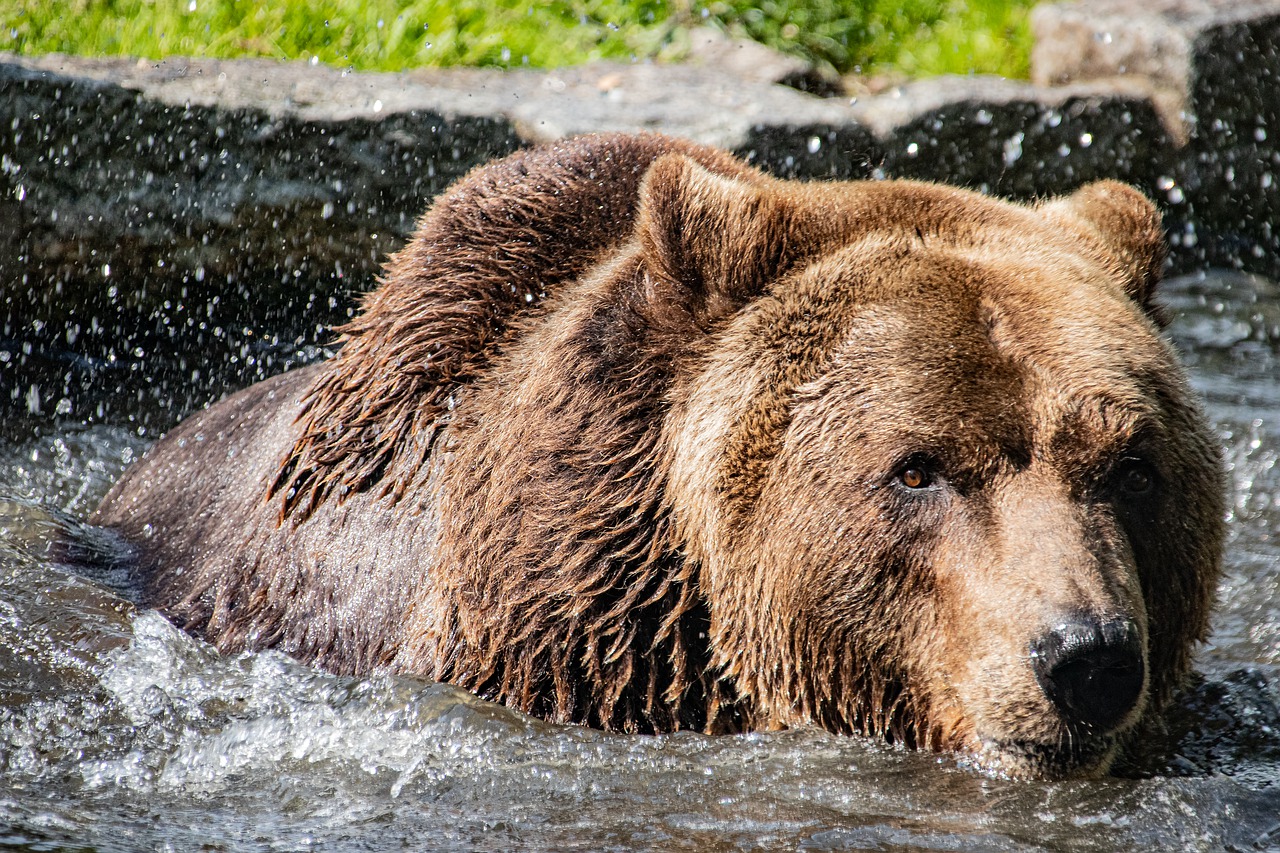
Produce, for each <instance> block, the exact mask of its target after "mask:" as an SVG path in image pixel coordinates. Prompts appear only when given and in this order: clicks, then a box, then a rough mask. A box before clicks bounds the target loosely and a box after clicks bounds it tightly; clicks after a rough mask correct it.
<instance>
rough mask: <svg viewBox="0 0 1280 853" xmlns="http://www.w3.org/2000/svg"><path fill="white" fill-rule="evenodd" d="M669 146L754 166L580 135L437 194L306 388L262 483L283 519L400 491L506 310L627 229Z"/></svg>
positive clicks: (637, 140)
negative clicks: (363, 494)
mask: <svg viewBox="0 0 1280 853" xmlns="http://www.w3.org/2000/svg"><path fill="white" fill-rule="evenodd" d="M672 151H675V152H680V153H683V154H686V155H688V156H690V157H692V158H693V159H695V160H697V161H698V162H700V163H702V164H703V165H705V166H707V167H708V168H710V169H713V170H715V171H718V172H722V173H724V174H726V175H737V176H744V177H745V176H749V175H751V174H752V172H751V171H750V170H748V169H747V168H746V167H744V166H743V165H742V164H741V163H740V162H738V161H737V160H734V159H733V158H731V157H729V156H728V155H726V154H724V153H723V152H721V151H717V150H715V149H711V148H705V147H702V146H698V145H694V144H692V143H689V142H685V141H682V140H677V139H673V138H670V137H663V136H658V135H656V134H651V135H639V136H598V137H580V138H577V139H575V140H570V141H567V142H562V143H557V144H554V145H550V146H547V147H544V148H538V149H533V150H529V151H523V152H518V153H516V154H514V155H512V156H510V157H508V158H506V159H504V160H502V161H500V162H498V163H496V164H494V165H490V166H486V167H483V168H481V169H478V170H477V171H475V172H473V173H472V174H471V175H469V176H468V177H467V178H465V179H464V180H462V181H461V182H459V183H458V184H457V185H456V186H455V187H453V188H452V189H450V190H449V191H448V192H447V193H446V194H445V195H444V196H443V197H441V198H440V199H439V200H438V201H436V202H435V204H434V205H433V206H432V208H431V210H430V211H429V212H428V213H427V215H426V216H425V217H424V218H423V220H422V222H421V224H420V225H419V227H418V229H417V232H416V233H415V234H414V237H413V239H412V240H411V241H410V242H409V244H408V245H407V246H406V247H405V249H404V250H403V251H401V252H399V253H398V254H396V255H395V256H394V257H393V258H392V259H391V262H390V263H389V264H388V266H387V270H386V273H385V275H384V276H383V279H382V286H381V287H380V288H378V289H377V290H375V291H373V292H372V293H371V294H370V295H369V296H368V297H367V298H366V299H365V302H364V310H363V311H362V312H361V314H360V315H359V316H358V317H357V318H356V319H354V320H352V321H351V322H350V323H348V324H347V325H346V326H344V327H342V329H341V330H340V331H341V332H342V333H343V337H342V345H343V346H342V351H341V352H340V353H339V354H338V356H337V357H336V358H335V359H333V361H332V362H330V363H329V364H328V365H326V367H325V368H324V370H323V372H322V375H321V376H320V377H319V378H318V380H317V381H316V383H315V386H314V387H313V389H312V390H311V392H310V393H309V394H308V395H307V398H306V404H305V407H304V409H303V413H302V417H301V418H300V420H299V433H300V434H299V437H298V440H297V442H296V443H295V445H294V447H293V451H292V452H291V453H290V454H289V458H288V462H287V463H286V464H285V465H284V466H283V467H282V469H281V471H280V474H279V476H278V477H277V478H276V480H275V482H274V483H273V484H272V488H271V491H272V493H273V494H280V495H281V496H282V506H281V515H282V517H283V516H288V515H292V516H293V520H294V521H295V522H297V521H300V520H302V519H304V518H306V517H307V516H308V515H310V513H311V512H312V511H313V510H314V509H315V507H316V506H317V505H318V504H319V503H320V502H322V501H323V500H324V499H325V498H326V497H327V496H328V495H329V494H331V493H336V495H337V496H338V497H339V499H341V498H342V497H344V496H345V495H346V494H348V493H349V492H351V491H362V490H364V489H367V488H372V487H377V488H378V489H380V490H381V492H382V493H383V494H388V495H390V496H391V497H392V498H393V499H398V498H399V497H400V496H402V495H403V494H404V492H405V489H406V488H407V487H408V484H409V482H410V481H411V480H412V478H413V477H414V475H415V473H416V472H418V471H419V470H421V468H422V467H423V465H424V464H425V463H426V460H427V457H428V456H429V455H430V452H431V445H432V441H433V438H434V436H435V434H436V432H437V430H438V429H439V428H440V427H441V425H442V424H443V423H444V422H446V421H447V419H448V417H449V415H448V412H449V408H450V403H449V399H450V396H451V395H452V394H453V393H454V392H455V391H456V390H457V389H458V388H459V387H460V386H462V385H465V384H466V383H468V382H470V381H472V380H474V379H475V378H476V377H477V376H479V375H480V373H481V372H482V371H483V370H484V368H485V366H486V365H487V364H488V362H489V360H490V359H491V358H492V356H493V355H494V353H495V352H496V351H498V350H499V349H500V348H501V345H502V341H503V340H504V338H505V336H506V333H507V330H508V326H509V324H510V322H511V320H512V319H513V317H515V316H517V315H520V314H527V313H529V312H534V311H536V310H537V308H538V307H539V306H540V305H541V304H542V303H543V301H544V300H546V299H547V298H548V297H549V296H552V295H554V294H555V293H556V291H557V289H558V288H559V287H560V286H561V285H562V284H564V283H565V282H570V281H573V280H574V279H575V278H576V277H577V276H579V275H580V274H581V273H582V272H583V271H584V270H586V269H588V268H590V267H591V266H592V265H593V264H594V263H595V262H596V261H597V260H598V259H599V258H600V257H602V256H603V255H605V254H606V253H608V252H609V251H610V250H611V249H614V248H616V247H617V245H618V244H620V243H621V242H622V241H623V240H625V239H626V238H627V237H628V236H629V235H630V233H631V231H632V229H633V227H634V216H635V204H636V198H637V190H638V187H639V185H640V180H641V178H643V177H644V174H645V172H646V171H647V169H648V167H649V165H650V164H651V163H652V162H653V161H654V160H655V159H656V158H657V157H658V156H660V155H661V154H663V153H667V152H672ZM570 236H571V237H572V239H566V238H567V237H570Z"/></svg>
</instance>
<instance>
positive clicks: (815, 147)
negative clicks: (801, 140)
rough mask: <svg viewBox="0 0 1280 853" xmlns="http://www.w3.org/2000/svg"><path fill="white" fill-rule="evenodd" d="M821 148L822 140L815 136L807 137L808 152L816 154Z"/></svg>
mask: <svg viewBox="0 0 1280 853" xmlns="http://www.w3.org/2000/svg"><path fill="white" fill-rule="evenodd" d="M821 149H822V140H821V139H819V138H818V137H816V136H810V137H809V153H810V154H817V153H818V151H819V150H821Z"/></svg>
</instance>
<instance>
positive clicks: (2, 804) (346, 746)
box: [0, 273, 1280, 851]
mask: <svg viewBox="0 0 1280 853" xmlns="http://www.w3.org/2000/svg"><path fill="white" fill-rule="evenodd" d="M1166 301H1167V303H1168V304H1169V305H1170V306H1171V307H1172V308H1173V309H1174V312H1175V315H1176V319H1175V322H1174V324H1173V326H1172V328H1171V330H1170V331H1171V334H1172V336H1173V337H1174V339H1175V340H1176V341H1177V343H1178V344H1179V346H1180V348H1181V349H1182V350H1183V352H1184V353H1185V354H1186V357H1187V362H1188V365H1189V366H1190V369H1191V371H1192V374H1193V378H1194V383H1195V385H1196V387H1197V389H1198V390H1199V391H1200V392H1201V393H1202V394H1204V396H1205V397H1206V399H1207V400H1208V404H1209V410H1210V413H1211V417H1212V419H1213V420H1214V422H1215V423H1216V425H1217V427H1218V429H1219V431H1220V433H1221V435H1222V438H1223V442H1224V444H1225V446H1226V448H1227V455H1228V458H1229V460H1230V464H1231V477H1232V484H1233V501H1232V512H1231V520H1230V530H1231V533H1230V542H1229V545H1228V554H1227V571H1226V575H1225V577H1224V579H1223V582H1222V585H1221V588H1220V603H1219V607H1218V610H1217V616H1216V619H1215V630H1214V634H1213V637H1212V640H1211V642H1210V644H1208V646H1206V647H1205V648H1204V649H1203V650H1202V654H1201V656H1200V663H1199V667H1198V669H1199V671H1200V672H1201V673H1202V675H1203V678H1202V680H1201V681H1200V682H1199V683H1198V684H1197V685H1195V686H1194V687H1193V688H1192V689H1191V690H1190V691H1189V692H1188V694H1187V695H1186V696H1185V697H1184V698H1183V699H1182V701H1181V702H1180V704H1179V706H1178V708H1177V709H1176V711H1175V712H1174V713H1173V714H1172V715H1171V719H1170V733H1169V735H1168V738H1167V742H1166V743H1162V744H1153V746H1152V750H1151V753H1152V755H1151V757H1150V758H1149V759H1148V760H1147V763H1146V765H1144V766H1142V767H1138V768H1135V769H1134V770H1133V772H1132V774H1131V776H1130V777H1129V778H1113V779H1106V780H1102V781H1091V782H1089V781H1077V782H1067V783H1040V782H1010V781H1005V780H1000V779H993V778H989V777H986V776H983V775H981V774H979V773H977V772H974V771H973V770H971V769H969V768H966V767H965V766H963V762H960V761H957V759H956V758H955V757H952V756H945V755H944V756H935V755H930V754H924V753H913V752H907V751H902V750H899V749H896V748H893V747H888V746H884V745H881V744H877V743H872V742H867V741H864V740H859V739H853V738H841V737H836V736H832V735H829V734H826V733H823V732H819V731H813V730H801V731H791V732H784V733H778V734H765V735H750V736H742V737H722V738H709V737H703V736H700V735H694V734H679V735H674V736H669V737H631V736H618V735H607V734H602V733H599V732H594V731H588V730H584V729H579V728H573V727H565V726H555V725H550V724H547V723H543V722H540V721H535V720H531V719H529V718H527V717H524V716H522V715H520V714H517V713H514V712H511V711H508V710H506V709H503V708H499V707H496V706H493V705H489V704H487V703H484V702H481V701H479V700H476V699H474V698H473V697H470V696H468V695H467V694H465V693H461V692H459V691H457V690H454V689H452V688H449V687H447V686H441V685H432V684H428V683H422V682H417V681H413V680H410V679H401V678H390V677H376V678H368V679H351V678H339V677H335V676H331V675H328V674H325V673H321V672H317V671H315V670H311V669H308V668H306V667H302V666H299V665H297V664H296V663H293V662H292V661H289V660H288V659H286V658H284V657H281V656H278V655H275V654H258V655H249V656H241V657H232V658H226V657H220V656H218V655H216V654H214V653H213V652H212V651H211V650H210V649H209V648H208V647H206V646H204V645H202V644H200V643H199V642H197V641H195V640H193V639H192V638H190V637H188V636H186V635H184V634H182V633H181V632H178V631H176V630H174V629H173V628H172V627H171V626H170V625H169V624H168V623H167V622H165V621H164V620H163V619H162V618H160V617H159V616H158V615H157V614H155V613H153V612H146V611H141V612H140V611H139V610H138V609H137V608H136V607H135V606H134V604H133V603H132V602H131V601H130V596H129V587H128V578H127V576H126V575H123V574H121V573H119V572H113V571H112V570H110V568H109V566H110V564H111V560H112V558H113V557H118V556H119V555H120V554H121V553H122V549H124V548H126V547H127V546H125V545H124V544H123V543H121V542H119V541H118V540H116V539H115V538H114V537H112V536H111V535H109V534H108V533H106V532H104V531H101V530H96V529H93V528H91V527H89V526H87V525H85V524H83V523H82V522H80V521H79V520H78V519H79V518H82V517H84V516H85V515H86V514H87V513H88V512H89V510H90V509H91V508H92V507H93V506H94V505H95V503H96V502H97V500H98V499H99V498H100V497H101V495H102V494H103V493H104V492H105V490H106V489H107V487H108V486H109V484H110V483H111V481H112V479H113V478H114V477H115V476H117V475H118V473H119V472H120V471H121V470H122V469H123V467H124V466H125V465H126V464H127V462H128V461H129V460H130V459H132V458H135V457H136V456H137V454H139V453H140V452H141V451H142V450H143V449H145V447H146V445H147V444H148V443H149V442H150V441H151V440H152V439H153V438H154V436H155V435H156V433H157V432H158V431H159V430H161V429H163V428H164V427H165V426H166V425H168V424H170V423H172V422H173V421H174V420H175V419H176V418H178V417H179V416H181V415H182V414H184V413H185V412H186V411H189V410H190V409H192V408H194V407H196V406H199V405H202V404H203V403H204V402H206V401H207V400H208V399H212V398H215V397H216V396H217V395H218V394H220V393H221V392H222V391H223V390H225V388H226V387H229V386H233V385H238V384H243V383H245V382H247V381H251V380H252V379H254V378H256V377H257V376H258V375H260V374H262V373H266V372H271V371H274V370H278V369H280V368H281V367H282V366H283V365H285V364H289V363H296V362H305V361H309V360H312V359H314V358H317V357H320V356H322V355H323V353H324V351H323V350H322V349H320V348H318V347H316V346H314V345H313V344H315V343H316V341H315V340H304V339H303V338H300V337H289V336H285V337H286V340H289V341H293V342H294V343H293V344H292V345H287V344H286V345H281V344H279V338H280V336H279V335H276V336H274V337H273V336H272V335H270V329H267V330H265V331H266V332H267V334H265V335H264V334H263V330H256V333H255V335H254V336H252V337H255V339H257V340H262V339H264V338H265V339H267V340H274V341H275V342H274V343H273V344H272V346H271V347H268V348H265V349H259V350H248V349H246V348H245V345H244V340H243V338H245V337H250V336H248V335H244V336H242V339H239V340H235V341H230V342H224V345H223V348H222V349H218V348H217V347H214V348H213V349H209V347H208V343H207V342H205V343H203V344H201V348H200V350H199V352H198V353H196V354H195V355H194V356H193V353H192V352H184V351H182V350H181V348H180V347H177V346H174V347H168V348H166V347H164V346H156V345H155V342H139V343H137V346H138V347H141V348H143V349H144V350H145V355H144V356H140V357H137V358H134V359H132V360H131V361H130V362H129V364H128V366H127V367H124V368H120V369H119V370H118V371H117V373H115V374H112V373H110V371H108V372H107V373H106V380H105V381H104V379H103V374H102V373H101V368H99V367H95V366H94V365H92V364H90V365H88V366H84V365H80V366H78V362H77V360H76V359H75V358H72V357H69V356H68V357H63V356H64V355H65V354H60V353H58V352H57V351H56V350H51V349H47V348H46V349H44V350H39V351H35V352H34V353H29V354H28V358H27V359H26V360H25V361H23V360H21V359H15V357H14V356H12V355H11V357H10V361H9V362H8V363H6V364H3V365H0V371H3V370H5V368H6V367H8V368H12V371H11V372H10V374H9V375H10V377H14V376H18V377H20V381H21V382H22V383H23V385H22V386H21V387H17V386H13V387H10V388H6V389H4V390H7V391H9V393H8V394H4V395H0V406H4V407H6V408H5V409H4V410H3V411H4V415H3V424H2V425H0V850H25V851H37V850H39V851H56V850H76V851H88V850H97V851H133V850H161V851H167V850H174V851H185V850H194V849H201V850H214V851H241V850H243V851H258V850H263V851H268V850H326V851H329V850H343V851H345V850H350V851H359V850H379V851H380V850H388V849H422V850H547V849H556V850H592V851H597V850H637V849H660V850H697V851H721V850H725V851H727V850H805V851H818V850H968V851H979V850H980V851H989V850H995V851H1030V850H1063V851H1104V850H1118V849H1134V850H1223V849H1231V850H1280V540H1278V539H1277V532H1280V470H1278V468H1280V466H1278V465H1277V458H1280V381H1277V377H1280V287H1278V286H1277V285H1276V284H1275V283H1273V282H1270V281H1266V280H1263V279H1258V278H1252V277H1248V276H1243V275H1238V274H1225V273H1211V274H1204V275H1198V276H1192V277H1188V278H1182V279H1178V280H1175V281H1173V282H1170V283H1169V286H1168V287H1167V288H1166ZM246 331H247V330H246ZM10 346H11V349H12V351H13V352H14V353H18V352H25V351H24V350H23V349H22V348H21V347H14V346H12V345H10ZM133 346H134V344H133V342H131V343H130V347H133ZM3 348H4V347H0V349H3ZM246 353H248V354H249V355H248V357H246ZM193 359H194V360H193ZM20 362H21V363H20ZM192 364H198V365H201V366H202V372H201V374H200V382H198V383H194V382H190V381H187V380H189V378H190V374H191V367H190V365H192ZM250 368H251V369H250ZM95 371H98V372H95ZM0 376H3V373H0ZM84 376H90V377H91V378H92V379H93V381H88V380H85V381H81V380H82V379H83V378H84ZM117 380H119V381H117ZM6 381H8V380H6ZM121 383H123V384H121ZM33 384H38V385H40V386H41V387H42V388H44V389H46V391H47V390H48V389H54V393H53V394H51V395H50V394H45V396H44V398H43V400H42V403H41V405H39V406H32V405H31V404H30V396H31V395H30V391H29V387H28V386H29V385H33ZM108 386H109V387H111V389H112V390H110V391H107V390H104V389H105V388H106V387H108ZM119 388H124V389H125V390H123V391H121V390H118V389H119ZM193 389H195V390H194V391H193ZM62 400H66V401H67V402H66V403H62V402H61V401H62ZM104 567H108V568H104Z"/></svg>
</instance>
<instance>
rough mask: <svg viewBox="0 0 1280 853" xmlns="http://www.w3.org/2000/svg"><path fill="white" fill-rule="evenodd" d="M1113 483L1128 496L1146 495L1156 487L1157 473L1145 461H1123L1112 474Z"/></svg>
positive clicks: (1131, 459)
mask: <svg viewBox="0 0 1280 853" xmlns="http://www.w3.org/2000/svg"><path fill="white" fill-rule="evenodd" d="M1112 481H1113V482H1114V483H1115V484H1116V486H1117V487H1118V488H1119V489H1120V491H1122V492H1124V493H1125V494H1127V495H1134V496H1137V495H1145V494H1149V493H1150V492H1151V490H1152V489H1154V488H1155V487H1156V473H1155V470H1154V469H1153V468H1152V467H1151V465H1150V464H1148V463H1147V462H1146V461H1145V460H1143V459H1135V458H1129V459H1122V460H1120V464H1119V465H1117V466H1116V469H1115V472H1114V473H1113V474H1112Z"/></svg>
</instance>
